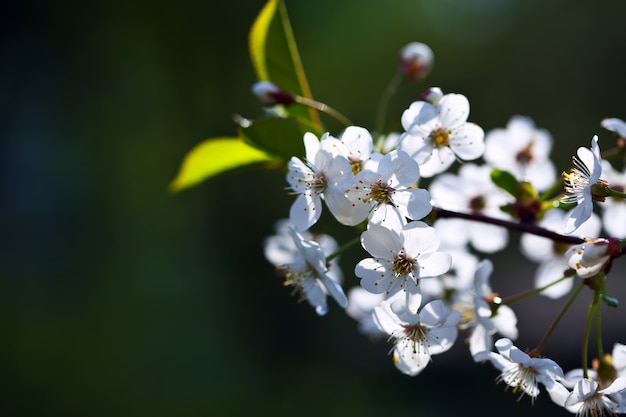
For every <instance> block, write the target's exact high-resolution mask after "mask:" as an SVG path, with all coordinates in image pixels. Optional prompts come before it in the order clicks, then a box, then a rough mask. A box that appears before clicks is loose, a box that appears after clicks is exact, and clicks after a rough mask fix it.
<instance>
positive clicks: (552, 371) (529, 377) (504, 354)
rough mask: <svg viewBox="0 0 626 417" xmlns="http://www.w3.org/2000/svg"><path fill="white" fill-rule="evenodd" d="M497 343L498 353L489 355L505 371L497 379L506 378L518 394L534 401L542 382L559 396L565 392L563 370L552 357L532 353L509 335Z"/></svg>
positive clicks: (506, 382) (498, 367) (500, 380)
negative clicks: (519, 346)
mask: <svg viewBox="0 0 626 417" xmlns="http://www.w3.org/2000/svg"><path fill="white" fill-rule="evenodd" d="M495 347H496V349H497V350H498V353H495V352H491V353H490V354H489V359H490V361H491V363H492V364H493V366H494V367H495V368H497V369H498V370H500V371H501V374H500V376H499V377H498V378H497V380H496V381H497V382H504V383H505V384H507V385H508V386H510V387H512V388H513V393H514V394H515V393H520V397H521V396H523V395H528V396H529V397H531V399H532V400H533V401H534V400H535V398H537V396H538V395H539V392H540V389H539V384H542V385H544V386H545V387H546V389H547V390H548V392H550V393H554V395H555V396H562V395H563V393H564V391H565V389H564V387H563V386H562V385H561V384H560V381H561V380H562V379H563V378H564V375H563V370H562V369H561V367H560V366H559V365H558V364H557V363H556V362H554V361H553V360H552V359H547V358H535V357H531V356H529V355H528V354H526V353H524V352H522V351H521V350H520V349H519V348H517V347H516V346H514V345H513V342H511V340H510V339H507V338H502V339H499V340H498V341H497V342H496V343H495Z"/></svg>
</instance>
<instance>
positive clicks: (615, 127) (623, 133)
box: [601, 118, 626, 138]
mask: <svg viewBox="0 0 626 417" xmlns="http://www.w3.org/2000/svg"><path fill="white" fill-rule="evenodd" d="M601 124H602V127H604V128H605V129H607V130H610V131H611V132H615V133H617V134H618V135H620V137H622V138H626V123H624V121H623V120H621V119H616V118H607V119H604V120H602V122H601Z"/></svg>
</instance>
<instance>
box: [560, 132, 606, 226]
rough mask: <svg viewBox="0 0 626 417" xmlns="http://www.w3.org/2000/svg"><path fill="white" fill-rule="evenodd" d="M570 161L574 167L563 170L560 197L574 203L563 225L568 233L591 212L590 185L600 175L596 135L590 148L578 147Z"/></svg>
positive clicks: (598, 148) (599, 158)
mask: <svg viewBox="0 0 626 417" xmlns="http://www.w3.org/2000/svg"><path fill="white" fill-rule="evenodd" d="M572 161H573V163H574V167H573V168H571V169H570V172H569V173H567V172H563V179H564V181H565V195H563V196H562V197H561V202H563V203H566V204H570V203H576V207H575V208H574V210H572V212H571V213H570V216H569V219H568V220H567V224H566V225H565V233H568V234H569V233H572V232H573V231H574V230H576V229H578V228H579V227H580V225H581V224H583V223H584V222H585V221H586V220H587V219H588V218H589V217H591V213H592V212H593V195H592V193H591V187H592V186H593V185H595V184H596V182H598V180H600V175H602V164H601V157H600V147H599V145H598V136H594V137H593V138H592V139H591V149H589V148H584V147H580V148H578V151H577V156H574V157H573V158H572Z"/></svg>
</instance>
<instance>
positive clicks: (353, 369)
mask: <svg viewBox="0 0 626 417" xmlns="http://www.w3.org/2000/svg"><path fill="white" fill-rule="evenodd" d="M286 3H287V8H288V10H289V13H290V17H291V21H292V25H293V28H294V32H295V35H296V39H297V41H298V44H299V48H300V53H301V56H302V60H303V63H304V66H305V69H306V71H307V75H308V77H309V82H310V85H311V88H312V91H313V94H314V96H315V97H316V98H317V99H319V100H321V101H323V102H326V103H327V104H329V105H331V106H333V107H335V108H337V109H339V110H340V111H342V112H343V113H345V114H346V115H348V116H349V117H350V118H351V119H352V120H353V121H354V122H355V123H356V124H359V125H362V126H364V127H369V128H373V118H374V112H375V110H376V106H377V101H378V98H379V96H380V94H381V93H382V91H383V90H384V88H385V86H386V85H387V83H388V81H389V79H390V78H391V77H392V75H393V73H394V71H395V70H396V64H397V54H398V51H399V49H400V48H401V47H402V46H404V45H405V44H406V43H408V42H410V41H421V42H424V43H427V44H428V45H430V47H431V48H432V49H433V50H434V52H435V57H436V58H435V66H434V70H433V72H432V74H431V75H430V76H429V77H428V78H427V79H426V80H425V81H424V82H423V83H421V84H412V85H407V86H406V87H405V88H404V89H403V90H402V91H400V92H399V93H398V94H397V95H396V96H395V97H394V98H393V100H392V102H391V104H390V114H391V115H393V116H394V117H399V115H400V114H401V112H402V110H404V109H405V108H406V107H407V106H408V105H409V104H410V103H411V102H412V101H414V100H415V99H416V98H417V97H418V95H419V93H420V92H421V91H422V90H424V89H425V88H426V87H429V86H440V87H441V88H442V89H443V90H444V91H445V92H457V93H462V94H464V95H466V96H467V97H468V98H469V100H470V103H471V105H472V110H471V114H470V121H473V122H476V123H478V124H479V125H480V126H482V127H483V128H484V129H485V130H489V129H492V128H496V127H503V126H505V125H506V123H507V121H508V119H509V118H510V117H511V116H512V115H514V114H522V115H526V116H530V117H531V118H533V119H534V121H535V122H536V123H537V125H538V126H540V127H543V128H546V129H548V130H549V131H550V132H551V133H552V135H553V136H554V138H555V147H554V150H553V155H554V159H555V161H556V163H557V169H558V170H559V171H560V170H564V169H567V168H568V167H569V160H570V157H571V155H572V154H573V153H574V152H575V150H576V148H577V147H578V146H589V143H590V139H591V136H592V135H593V134H599V135H600V145H601V147H602V146H603V140H604V141H605V142H604V143H609V144H611V143H612V141H613V138H614V136H613V135H612V134H610V133H609V132H606V131H604V130H602V128H601V127H600V120H601V119H602V118H604V117H620V118H626V104H625V102H624V91H625V87H626V86H625V78H624V65H625V64H626V37H625V36H624V26H623V22H624V16H625V15H626V3H624V2H622V1H617V0H615V1H608V0H600V1H596V2H593V3H591V2H588V1H583V0H580V1H573V0H553V1H551V2H544V1H539V0H528V1H521V0H500V1H495V0H491V1H490V0H480V1H463V0H441V1H438V2H434V1H428V0H422V1H420V0H410V1H408V0H394V1H392V2H389V1H385V2H383V1H376V0H374V1H367V2H363V1H356V0H344V1H341V2H337V1H334V0H318V1H315V2H296V1H289V0H287V2H286ZM263 5H264V1H263V0H249V1H245V2H234V1H230V2H208V1H198V0H178V1H176V2H169V1H158V0H157V1H145V0H137V1H132V2H128V1H119V0H107V1H104V0H94V1H90V2H75V1H69V0H59V1H54V2H53V1H48V0H21V1H17V0H9V1H5V2H3V3H2V6H0V20H1V24H0V33H1V38H0V53H1V56H2V65H0V83H1V84H0V106H1V110H2V111H1V116H0V121H1V124H0V139H1V142H0V146H1V149H2V152H1V153H0V157H1V158H2V164H1V165H0V167H1V168H0V169H1V170H2V175H1V177H0V184H1V185H2V193H3V195H4V198H3V203H2V216H1V222H2V237H3V238H2V262H0V273H1V277H0V323H2V327H1V329H2V330H1V335H2V336H1V337H0V374H1V375H2V377H0V381H2V382H1V384H2V385H1V386H0V393H1V394H0V413H1V414H2V415H6V416H9V415H10V416H13V415H37V416H48V415H50V416H52V415H54V416H56V415H63V416H74V415H76V416H111V415H120V416H121V415H150V416H222V415H224V416H228V415H272V416H293V415H298V416H309V415H316V416H319V415H324V416H351V415H355V416H377V415H392V414H395V415H420V416H421V415H423V416H428V415H446V416H448V415H449V416H487V415H501V414H502V413H503V412H505V413H507V415H511V416H517V415H519V416H522V415H529V414H530V413H534V414H535V415H552V416H556V415H569V414H568V413H567V412H565V411H563V410H560V409H558V408H557V407H556V406H554V405H552V403H551V402H550V400H549V398H548V397H547V395H546V394H545V393H543V394H542V395H540V397H539V398H538V400H537V401H536V403H535V405H534V406H532V405H531V403H530V400H529V399H527V398H525V399H522V400H521V401H520V403H519V404H518V403H516V399H517V397H516V396H515V395H513V394H511V393H510V392H504V387H503V386H502V385H495V384H494V378H495V377H496V376H497V373H496V371H495V370H494V369H492V368H491V367H490V366H489V365H484V366H480V365H475V364H473V363H471V360H470V358H469V355H468V353H467V351H466V349H465V348H464V347H463V346H462V344H458V345H459V346H457V347H456V348H455V349H453V351H451V352H448V353H447V354H444V355H440V356H437V357H435V361H434V362H433V363H432V364H430V365H429V366H428V368H427V369H426V370H425V371H424V372H423V373H422V374H421V375H420V376H418V377H414V378H410V377H406V376H404V375H401V374H400V373H399V372H397V371H396V369H395V368H394V367H393V365H392V363H391V360H390V358H389V357H388V356H387V352H388V350H389V346H388V345H387V344H386V343H385V342H384V341H382V342H379V343H371V342H370V341H369V340H368V339H367V338H366V337H364V336H362V335H360V334H359V333H358V331H357V329H356V325H355V323H354V322H353V321H352V320H351V319H350V318H348V317H346V315H345V314H344V312H343V311H341V309H339V308H337V306H336V305H335V304H333V302H332V301H330V312H329V314H328V315H327V316H325V317H322V318H320V317H317V316H316V315H315V313H314V311H313V309H312V308H310V307H309V306H308V305H307V304H305V303H300V304H299V303H297V302H296V299H295V298H293V297H290V290H289V289H287V288H284V287H283V286H282V280H281V279H280V278H279V277H277V276H276V274H275V272H274V270H273V267H272V266H271V265H269V264H268V263H267V262H266V261H265V259H264V258H263V252H262V242H263V239H264V238H265V237H266V236H268V235H269V234H271V233H272V230H273V224H274V222H275V221H276V220H278V219H279V218H282V217H285V216H287V213H288V208H289V205H290V204H291V200H292V198H291V197H290V196H287V195H286V193H285V192H284V190H283V187H284V186H285V184H286V183H285V181H284V174H283V173H282V172H277V171H273V172H265V171H254V172H253V174H251V173H250V172H236V173H230V174H228V175H224V176H222V177H220V178H215V179H212V180H210V181H208V182H205V183H203V184H202V185H200V186H198V187H196V188H193V189H190V190H187V191H184V192H182V193H180V194H178V195H170V194H168V192H167V191H166V187H167V184H168V183H169V182H170V181H171V180H172V179H173V178H174V176H175V175H176V173H177V170H178V168H179V165H180V163H181V161H182V158H183V157H184V155H185V154H186V153H187V152H188V151H189V150H190V149H191V148H192V147H193V146H194V145H195V144H196V143H198V142H200V141H201V140H203V139H205V138H208V137H212V136H231V135H234V134H235V133H236V128H235V125H234V123H233V122H232V115H233V114H235V113H239V114H242V115H244V116H245V117H250V118H254V117H260V116H261V115H262V110H261V108H260V106H259V105H258V103H257V102H256V100H255V99H254V97H252V95H251V93H250V86H251V85H252V83H253V82H255V81H256V80H255V77H254V73H253V70H252V67H251V64H250V61H249V57H248V53H247V36H248V29H249V27H250V25H251V24H252V22H253V20H254V18H255V16H256V15H257V13H258V12H259V11H260V9H261V8H262V6H263ZM326 121H327V122H328V126H329V129H331V130H332V129H337V126H335V125H333V122H332V121H330V120H326ZM605 138H606V139H605ZM607 147H609V145H607ZM341 233H343V231H339V236H342V235H341ZM515 240H516V237H515V236H514V237H512V241H513V242H515ZM512 246H513V248H512V250H511V251H508V252H505V253H502V254H500V255H499V256H498V257H497V258H495V259H494V261H495V264H496V268H495V273H494V277H493V278H492V285H493V286H494V288H496V289H500V288H507V289H510V290H511V291H514V290H521V289H525V288H528V287H529V286H530V285H532V284H531V282H532V274H533V272H534V269H535V265H533V264H530V263H529V262H527V261H526V260H525V259H523V258H522V256H521V255H520V254H519V251H518V250H517V247H516V245H515V243H513V244H512ZM362 255H363V254H362V253H360V252H358V251H355V253H354V254H352V255H347V256H345V257H344V258H343V262H344V265H345V275H346V282H347V285H348V286H351V285H355V284H357V280H356V278H355V277H354V276H352V272H351V271H352V268H353V265H354V263H355V261H356V260H358V259H360V257H361V256H362ZM611 278H612V279H613V281H611V284H610V285H609V288H612V289H613V288H615V296H616V297H618V298H621V297H623V295H624V291H626V288H625V287H624V285H623V282H622V283H621V286H620V284H619V283H618V281H619V279H620V278H621V279H622V281H623V278H624V274H623V273H621V272H619V273H615V274H612V275H611ZM613 285H615V286H613ZM588 299H589V294H585V295H584V296H583V297H581V303H580V305H579V306H578V308H576V309H575V311H573V312H571V314H569V315H568V320H570V322H569V324H568V325H567V326H565V327H564V328H562V329H560V330H559V332H558V333H557V334H556V335H555V338H554V340H552V341H551V343H550V344H549V345H548V347H547V348H546V354H547V355H548V356H550V357H552V358H554V359H556V360H558V361H559V363H561V364H562V365H563V367H564V368H566V369H570V368H573V367H579V366H580V364H579V360H578V356H579V353H578V352H579V346H580V340H581V334H582V323H581V320H583V318H584V316H585V313H586V303H587V302H588ZM563 303H564V300H561V301H559V302H553V303H549V302H547V301H546V300H545V299H533V300H532V301H528V302H525V303H521V304H520V305H519V310H516V311H517V312H518V318H519V321H520V329H521V331H522V334H523V335H525V336H524V337H523V339H522V340H520V345H521V346H532V345H533V343H536V341H537V340H538V338H539V337H541V334H543V332H544V331H545V328H546V326H547V324H548V322H549V321H550V320H551V318H552V317H553V316H554V314H555V312H556V311H558V309H559V308H560V307H561V306H562V305H563ZM516 308H517V307H516ZM538 309H541V310H538ZM605 310H607V318H606V319H605V326H606V331H607V333H606V337H605V343H606V350H608V351H610V349H611V348H612V345H613V343H614V342H616V341H620V342H626V339H625V338H624V337H623V335H624V333H623V328H624V327H623V321H621V322H620V321H619V318H620V313H621V310H619V309H617V310H611V311H608V309H605ZM537 311H542V314H541V315H543V312H544V311H545V319H544V318H543V317H537V315H536V312H537ZM531 312H532V313H533V314H531ZM621 316H622V317H623V313H621ZM531 330H534V332H531ZM526 335H528V336H526Z"/></svg>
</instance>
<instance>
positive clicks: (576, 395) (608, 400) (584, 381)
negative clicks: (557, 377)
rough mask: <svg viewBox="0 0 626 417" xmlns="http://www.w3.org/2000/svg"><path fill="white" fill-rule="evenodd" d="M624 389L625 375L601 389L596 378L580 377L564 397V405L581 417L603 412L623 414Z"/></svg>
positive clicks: (598, 414) (591, 416) (625, 404)
mask: <svg viewBox="0 0 626 417" xmlns="http://www.w3.org/2000/svg"><path fill="white" fill-rule="evenodd" d="M625 390H626V377H619V378H617V379H615V380H614V381H613V382H612V383H611V385H609V386H608V387H606V388H603V389H602V387H601V385H600V384H599V383H598V381H596V380H593V379H589V378H580V379H578V381H577V382H576V383H575V385H574V389H573V390H572V392H571V393H570V394H569V396H568V397H567V398H566V399H565V404H564V407H565V408H566V409H567V410H568V411H569V412H571V413H576V414H577V415H579V416H583V417H587V416H589V417H596V416H602V415H604V413H607V414H611V415H613V414H623V413H624V412H625V411H624V410H625V407H626V402H624V394H626V392H625Z"/></svg>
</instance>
